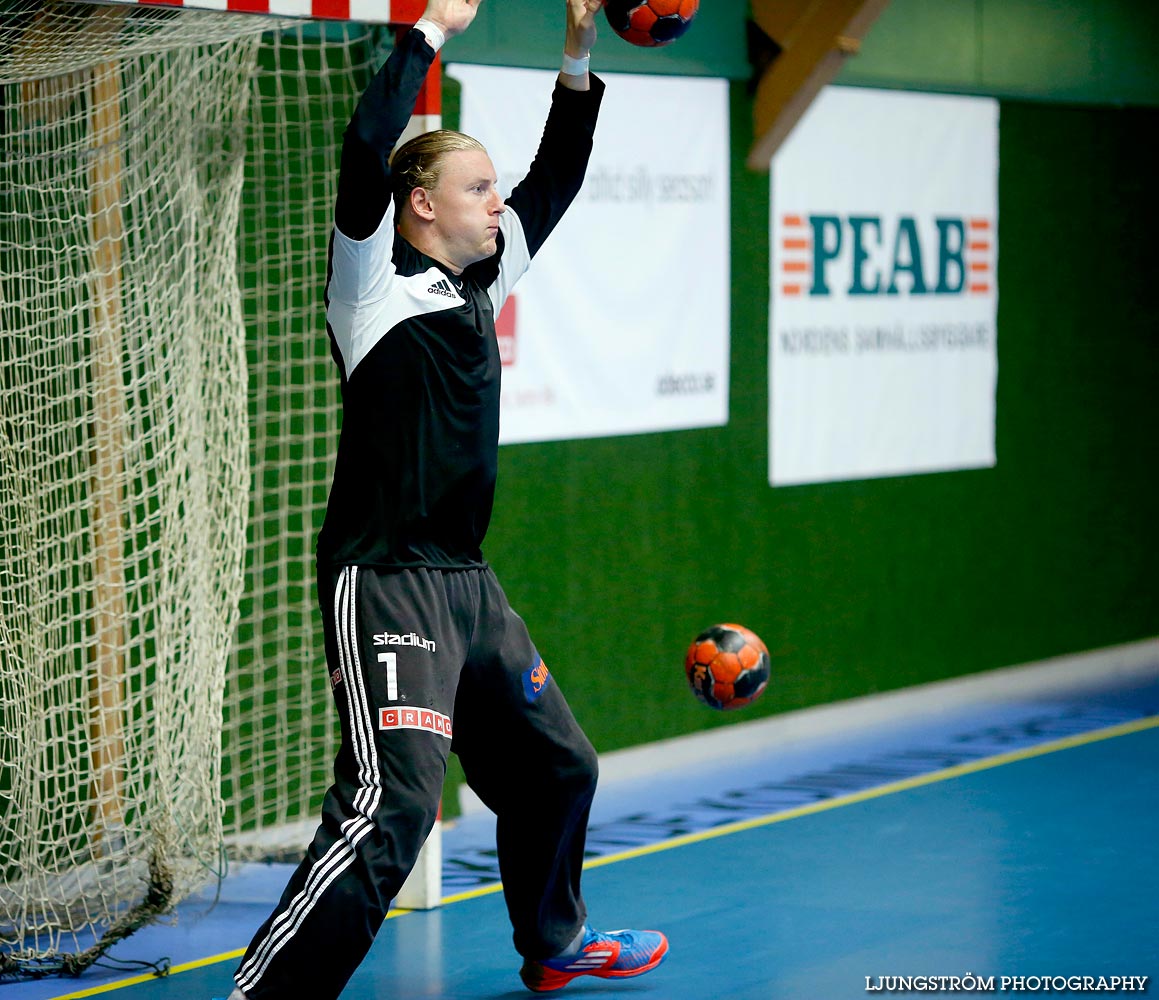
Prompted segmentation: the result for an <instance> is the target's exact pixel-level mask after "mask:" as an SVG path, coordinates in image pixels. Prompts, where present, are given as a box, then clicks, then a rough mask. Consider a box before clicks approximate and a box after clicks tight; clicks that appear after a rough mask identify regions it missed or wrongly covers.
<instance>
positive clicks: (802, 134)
mask: <svg viewBox="0 0 1159 1000" xmlns="http://www.w3.org/2000/svg"><path fill="white" fill-rule="evenodd" d="M770 183H771V185H772V189H771V208H772V212H771V216H772V217H771V226H770V232H771V240H772V243H771V249H772V254H771V256H772V273H771V285H772V288H771V296H770V323H769V371H770V383H771V384H770V391H769V482H770V483H771V484H772V485H773V486H782V485H791V484H796V483H815V482H826V481H834V480H845V479H866V478H872V477H877V476H895V475H907V474H911V473H922V472H935V471H944V470H950V469H973V468H985V467H988V466H992V465H994V464H995V450H994V427H995V424H994V409H995V391H996V387H997V379H998V350H997V313H998V284H997V265H998V102H997V101H994V100H990V99H986V98H969V97H953V96H942V95H930V94H908V93H898V92H891V91H881V90H869V89H854V88H845V87H829V88H826V89H825V90H824V91H822V93H821V95H820V96H819V97H818V99H817V100H816V101H815V102H814V103H813V105H812V106H811V107H810V108H809V110H808V112H807V113H806V114H805V115H804V117H803V118H802V119H801V121H800V122H799V123H798V124H797V126H796V128H795V129H794V130H793V132H792V133H791V134H790V136H789V138H788V140H787V141H786V142H785V144H784V145H783V146H782V147H781V149H780V150H779V151H778V152H777V154H776V156H775V157H774V158H773V161H772V164H771V169H770Z"/></svg>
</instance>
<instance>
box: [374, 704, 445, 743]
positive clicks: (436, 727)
mask: <svg viewBox="0 0 1159 1000" xmlns="http://www.w3.org/2000/svg"><path fill="white" fill-rule="evenodd" d="M378 728H379V729H424V730H426V731H427V732H428V733H437V734H438V735H439V736H445V737H446V738H447V739H450V738H451V720H450V719H448V718H447V717H446V716H445V715H443V714H442V713H441V712H435V711H432V710H431V709H429V708H384V709H381V710H380V711H379V713H378Z"/></svg>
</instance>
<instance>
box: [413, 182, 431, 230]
mask: <svg viewBox="0 0 1159 1000" xmlns="http://www.w3.org/2000/svg"><path fill="white" fill-rule="evenodd" d="M410 207H411V211H412V212H414V214H415V215H417V216H418V217H419V218H420V219H422V220H423V221H424V222H432V221H433V220H434V218H435V207H434V205H432V204H431V193H430V192H429V191H428V190H427V189H426V188H423V187H417V188H412V189H411V193H410Z"/></svg>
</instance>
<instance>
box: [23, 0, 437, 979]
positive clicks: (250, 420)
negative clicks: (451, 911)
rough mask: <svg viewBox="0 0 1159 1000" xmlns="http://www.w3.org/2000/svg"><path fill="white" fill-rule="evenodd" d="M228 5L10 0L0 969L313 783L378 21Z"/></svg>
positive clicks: (193, 883)
mask: <svg viewBox="0 0 1159 1000" xmlns="http://www.w3.org/2000/svg"><path fill="white" fill-rule="evenodd" d="M271 2H273V0H271ZM407 3H411V0H395V3H394V5H393V11H394V13H392V14H391V15H389V16H390V18H391V19H392V20H393V19H394V18H396V17H400V16H401V15H400V14H399V13H398V12H399V11H406V13H407V15H408V19H409V20H413V19H415V18H417V16H418V13H421V7H422V4H416V3H411V6H410V7H409V8H408V7H407V6H406V5H407ZM221 7H222V8H223V9H219V10H216V11H204V10H195V9H182V8H179V7H175V6H173V5H171V4H167V5H164V6H155V5H146V4H137V3H133V4H124V5H91V4H74V3H70V2H67V0H50V2H45V0H0V820H2V822H0V869H2V873H3V879H2V881H0V980H3V979H4V978H8V977H18V976H39V975H44V974H46V973H52V972H65V971H67V972H76V971H79V970H80V969H82V968H83V967H84V966H85V965H86V964H88V963H90V962H91V961H93V960H94V959H96V958H98V957H99V956H100V955H101V954H102V953H103V952H104V951H105V950H106V949H107V948H108V947H109V946H110V945H111V944H113V943H115V941H116V940H119V939H120V938H122V937H124V936H125V935H126V934H128V933H131V932H132V931H133V929H134V928H136V927H138V926H140V925H142V924H143V923H145V922H147V921H149V920H152V919H154V918H155V917H156V915H157V914H159V913H162V912H165V911H166V910H168V909H170V908H171V907H172V906H173V905H175V904H176V903H177V902H178V901H180V899H182V898H183V897H184V896H186V895H188V893H190V892H191V891H193V890H194V889H196V888H198V887H200V886H201V885H203V884H204V883H205V882H206V881H208V880H211V879H213V878H215V877H218V876H220V874H221V873H222V871H223V865H224V863H225V862H224V852H228V854H229V856H230V857H232V858H236V859H247V858H256V857H270V856H277V855H279V854H280V855H281V856H283V857H291V856H293V855H294V854H295V853H296V852H300V850H301V848H302V847H303V846H304V843H305V841H306V840H307V839H308V836H309V829H310V827H311V826H312V824H313V822H314V821H315V818H316V816H317V810H318V805H319V802H320V800H321V797H322V794H323V792H324V791H325V788H326V787H327V785H328V784H329V781H330V780H331V773H332V772H331V767H332V761H333V754H334V751H335V749H336V747H335V742H336V732H337V722H336V719H335V716H334V711H333V705H332V697H331V695H330V691H329V686H328V684H327V683H326V671H325V666H324V662H325V660H324V653H323V642H322V635H321V622H320V619H319V615H318V612H317V608H316V604H315V594H314V567H313V545H314V536H315V534H316V531H317V528H318V525H319V524H320V520H321V515H322V511H323V509H324V506H325V501H326V495H327V490H328V484H329V476H330V471H331V466H332V461H333V455H334V453H335V451H336V447H337V435H338V426H339V406H340V401H339V397H338V384H337V378H336V375H335V372H334V370H333V364H332V360H331V358H330V352H329V345H328V342H327V339H326V333H325V320H324V314H323V310H322V307H321V295H322V289H323V287H324V283H325V270H326V245H327V240H328V236H329V231H330V227H331V225H332V221H333V220H332V206H333V196H334V187H335V182H336V177H337V167H338V154H339V150H340V143H341V135H342V131H343V128H344V127H345V123H346V121H347V119H348V118H349V115H350V112H351V110H352V108H353V106H354V103H355V101H356V100H357V97H358V95H359V94H360V93H361V91H362V89H363V88H364V87H365V85H366V83H367V82H368V81H369V79H370V76H371V74H372V73H373V72H374V70H375V69H376V68H377V66H378V65H379V64H380V63H381V60H382V58H383V57H384V55H385V51H386V49H387V48H388V47H389V45H390V44H391V35H390V32H389V29H388V28H387V27H386V26H373V25H368V24H363V23H359V22H356V21H354V20H349V21H347V20H343V19H342V17H341V16H339V15H340V13H341V10H340V8H339V7H337V6H332V7H330V8H328V9H329V10H330V11H331V14H318V13H317V12H314V15H313V16H314V17H316V18H317V17H321V18H322V19H321V20H317V19H315V20H311V19H310V15H307V14H304V12H302V11H299V12H298V13H297V14H296V15H295V16H293V17H278V16H267V17H253V16H250V15H247V14H239V13H232V12H230V11H231V9H236V8H232V7H231V5H230V4H229V3H224V4H222V5H221ZM416 7H417V8H418V13H415V8H416ZM382 9H383V8H382V7H381V6H380V7H379V11H380V16H381V12H382ZM357 10H358V7H357V6H356V0H350V5H349V7H348V16H353V13H354V12H355V11H357ZM436 82H437V77H436ZM430 89H431V88H428V90H430ZM433 93H434V97H433V100H434V101H437V96H438V95H437V88H436V89H434V91H433ZM423 101H424V102H425V106H423V107H420V108H419V109H416V110H419V111H421V112H425V113H426V114H427V115H435V114H437V112H438V108H437V104H432V103H431V101H432V96H431V93H427V94H425V96H424V98H423ZM437 121H438V120H437V118H433V117H431V118H428V119H427V120H426V121H425V122H424V124H425V125H426V126H427V127H431V126H434V125H436V124H437ZM436 836H437V834H436ZM437 848H438V844H437V842H436V843H435V844H433V845H430V846H429V847H428V849H427V850H426V851H425V852H424V855H423V861H422V862H421V863H420V865H419V868H418V869H417V870H416V873H415V880H414V884H412V885H408V888H407V890H406V893H407V894H406V895H405V897H403V898H400V905H407V906H411V907H417V906H429V905H437V903H438V901H439V891H438V884H437V876H438V874H439V864H438V861H437V860H435V861H434V862H433V865H434V867H433V868H432V867H431V865H432V861H431V858H432V855H433V856H435V857H436V858H437V853H438V852H437ZM432 874H433V876H434V877H435V879H436V881H435V882H434V883H432ZM432 885H433V886H434V887H433V888H432ZM416 886H418V887H420V889H421V891H420V892H419V894H418V895H417V896H416V895H415V894H414V893H413V890H414V889H415V887H416Z"/></svg>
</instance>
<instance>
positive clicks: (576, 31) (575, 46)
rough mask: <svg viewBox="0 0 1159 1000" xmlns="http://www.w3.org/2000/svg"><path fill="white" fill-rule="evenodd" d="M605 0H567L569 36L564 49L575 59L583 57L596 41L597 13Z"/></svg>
mask: <svg viewBox="0 0 1159 1000" xmlns="http://www.w3.org/2000/svg"><path fill="white" fill-rule="evenodd" d="M603 5H604V0H567V37H566V39H565V40H564V44H563V51H564V53H565V54H567V55H569V56H571V57H572V58H573V59H582V58H583V57H584V56H586V55H587V54H588V53H589V52H590V51H591V48H592V46H593V45H594V44H595V43H596V14H598V13H599V12H600V8H601V7H603Z"/></svg>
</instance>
